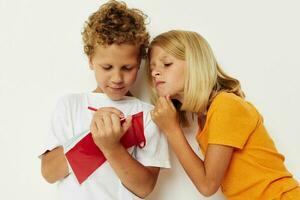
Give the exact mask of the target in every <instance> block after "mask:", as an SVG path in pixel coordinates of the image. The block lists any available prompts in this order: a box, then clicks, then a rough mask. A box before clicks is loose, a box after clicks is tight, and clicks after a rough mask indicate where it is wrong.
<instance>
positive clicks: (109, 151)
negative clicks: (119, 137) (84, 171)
mask: <svg viewBox="0 0 300 200" xmlns="http://www.w3.org/2000/svg"><path fill="white" fill-rule="evenodd" d="M123 149H124V147H123V146H122V145H121V143H119V142H118V143H116V144H115V145H113V146H111V147H109V148H104V149H101V150H102V152H103V154H104V156H105V158H106V159H109V158H110V157H113V156H115V155H116V154H119V153H120V151H122V150H123Z"/></svg>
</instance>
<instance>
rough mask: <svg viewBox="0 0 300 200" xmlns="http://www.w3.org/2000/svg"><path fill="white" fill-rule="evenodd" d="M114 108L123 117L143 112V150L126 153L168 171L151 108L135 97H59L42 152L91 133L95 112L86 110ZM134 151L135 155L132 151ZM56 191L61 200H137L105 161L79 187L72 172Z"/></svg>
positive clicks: (163, 143) (163, 142) (164, 146)
mask: <svg viewBox="0 0 300 200" xmlns="http://www.w3.org/2000/svg"><path fill="white" fill-rule="evenodd" d="M88 106H91V107H94V108H100V107H115V108H117V109H119V110H120V111H122V112H123V113H124V115H125V117H127V116H129V115H133V114H136V113H138V112H141V111H143V120H144V133H145V138H146V145H145V147H144V148H142V149H141V148H138V147H131V148H129V149H128V152H129V153H130V154H131V155H132V154H133V153H134V157H135V159H136V160H137V161H139V162H140V163H141V164H143V165H144V166H155V167H162V168H169V167H170V162H169V152H168V145H167V141H166V138H165V137H164V135H163V134H162V133H160V131H159V129H158V127H157V126H156V125H155V124H154V122H153V121H152V120H151V115H150V110H152V109H153V106H152V105H150V104H147V103H145V102H142V101H141V100H139V99H137V98H135V97H127V96H126V97H124V99H123V100H119V101H113V100H111V99H109V98H108V97H107V96H106V95H105V94H104V93H81V94H70V95H66V96H64V97H63V98H61V99H60V100H59V102H58V104H57V106H56V109H55V110H54V113H53V116H52V121H51V127H50V131H49V133H48V134H47V136H46V139H45V144H44V146H43V150H42V153H44V152H45V151H46V150H53V149H54V148H55V147H58V146H63V145H64V144H66V143H67V142H68V141H70V140H71V139H72V138H73V137H74V136H76V135H79V134H82V133H84V132H89V131H90V124H91V120H92V117H93V113H94V111H91V110H89V109H88ZM133 151H134V152H133ZM58 190H59V195H60V197H61V199H63V200H133V199H140V198H139V197H137V196H135V195H134V194H132V193H131V192H130V191H128V190H127V189H126V188H125V187H124V186H123V185H122V183H121V181H120V179H119V178H118V177H117V175H116V173H115V172H114V171H113V169H112V168H111V166H110V165H109V163H108V162H105V163H103V164H102V165H101V166H100V167H99V168H98V169H97V170H96V171H95V172H94V173H93V174H92V175H91V176H89V178H88V179H87V180H85V181H84V182H83V183H82V184H81V185H80V184H79V183H78V181H77V179H76V178H75V176H74V174H73V173H72V171H71V172H70V174H69V175H68V176H67V177H66V178H64V179H63V180H61V181H59V182H58Z"/></svg>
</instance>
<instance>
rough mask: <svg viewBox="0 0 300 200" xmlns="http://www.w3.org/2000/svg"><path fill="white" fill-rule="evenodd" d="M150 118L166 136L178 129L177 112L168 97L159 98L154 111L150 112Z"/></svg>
mask: <svg viewBox="0 0 300 200" xmlns="http://www.w3.org/2000/svg"><path fill="white" fill-rule="evenodd" d="M151 117H152V120H153V121H154V122H155V124H156V125H157V126H158V127H159V128H160V129H161V130H162V131H163V132H164V133H165V134H166V135H167V136H168V134H172V132H173V131H175V130H178V129H180V125H179V119H178V114H177V110H176V108H175V107H174V105H173V103H172V101H171V100H170V98H169V96H167V97H159V99H158V101H157V103H156V105H155V108H154V110H152V111H151Z"/></svg>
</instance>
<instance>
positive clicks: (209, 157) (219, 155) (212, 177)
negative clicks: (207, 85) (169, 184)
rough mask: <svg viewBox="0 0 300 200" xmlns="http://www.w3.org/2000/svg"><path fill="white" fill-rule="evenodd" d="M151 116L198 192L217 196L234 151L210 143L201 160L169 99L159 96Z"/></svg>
mask: <svg viewBox="0 0 300 200" xmlns="http://www.w3.org/2000/svg"><path fill="white" fill-rule="evenodd" d="M151 116H152V119H153V121H154V122H155V123H156V124H157V126H158V127H159V128H160V129H161V130H162V131H163V133H165V135H166V137H167V139H168V142H169V144H170V146H171V147H172V149H173V150H174V152H175V154H176V155H177V157H178V159H179V161H180V163H181V165H182V166H183V168H184V170H185V172H186V173H187V175H188V176H189V177H190V179H191V180H192V182H193V183H194V185H195V186H196V188H197V189H198V191H199V192H200V193H201V194H203V195H204V196H211V195H212V194H214V193H215V192H216V191H217V190H218V188H219V187H220V185H221V182H222V180H223V177H224V176H225V174H226V171H227V169H228V166H229V164H230V160H231V156H232V153H233V150H234V149H233V148H232V147H228V146H223V145H212V144H209V145H208V148H207V151H206V155H205V160H204V161H203V160H201V159H200V158H199V157H198V156H197V155H196V154H195V153H194V151H193V149H192V148H191V146H190V145H189V143H188V142H187V140H186V138H185V136H184V133H183V131H182V130H181V127H180V125H179V122H178V116H177V111H176V109H175V107H174V106H173V104H172V102H171V101H170V99H169V98H166V97H160V98H159V100H158V102H157V104H156V106H155V109H154V110H153V111H152V112H151Z"/></svg>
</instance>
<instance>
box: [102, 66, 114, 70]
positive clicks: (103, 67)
mask: <svg viewBox="0 0 300 200" xmlns="http://www.w3.org/2000/svg"><path fill="white" fill-rule="evenodd" d="M99 66H100V67H101V68H102V69H104V70H110V69H112V68H113V66H112V65H99Z"/></svg>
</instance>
